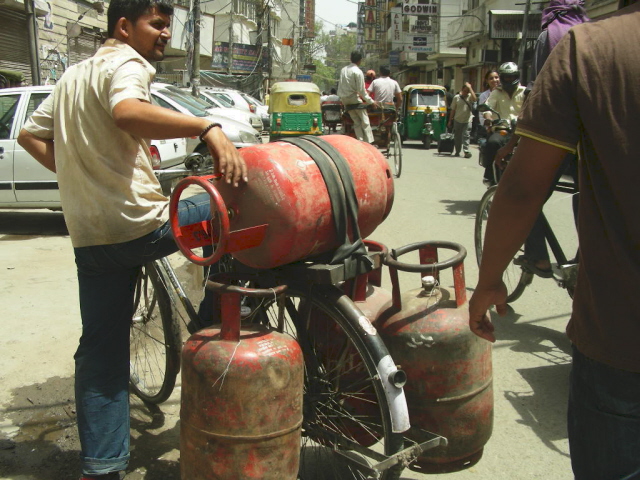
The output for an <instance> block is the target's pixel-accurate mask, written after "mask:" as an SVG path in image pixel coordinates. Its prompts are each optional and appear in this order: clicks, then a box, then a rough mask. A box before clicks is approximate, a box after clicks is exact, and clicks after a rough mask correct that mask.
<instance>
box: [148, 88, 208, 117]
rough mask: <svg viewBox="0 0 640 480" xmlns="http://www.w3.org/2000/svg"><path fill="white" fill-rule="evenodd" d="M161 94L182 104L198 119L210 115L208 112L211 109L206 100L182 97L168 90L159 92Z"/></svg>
mask: <svg viewBox="0 0 640 480" xmlns="http://www.w3.org/2000/svg"><path fill="white" fill-rule="evenodd" d="M159 93H161V94H163V95H165V96H167V97H169V98H170V99H171V100H173V101H174V102H176V103H178V104H180V105H181V106H182V107H184V108H186V109H187V110H189V112H191V113H193V114H194V115H195V116H196V117H206V116H207V115H208V113H207V111H206V110H207V108H210V107H209V105H208V104H207V103H206V102H205V101H204V100H198V99H196V98H195V97H189V96H187V95H181V94H179V93H176V92H173V91H171V90H167V89H166V88H165V89H162V90H159ZM200 102H202V103H200Z"/></svg>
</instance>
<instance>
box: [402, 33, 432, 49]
mask: <svg viewBox="0 0 640 480" xmlns="http://www.w3.org/2000/svg"><path fill="white" fill-rule="evenodd" d="M435 46H436V36H435V35H413V34H410V33H407V34H406V35H405V47H404V49H405V50H407V51H409V52H427V53H432V52H434V51H435Z"/></svg>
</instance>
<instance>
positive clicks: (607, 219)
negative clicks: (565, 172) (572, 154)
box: [517, 4, 640, 372]
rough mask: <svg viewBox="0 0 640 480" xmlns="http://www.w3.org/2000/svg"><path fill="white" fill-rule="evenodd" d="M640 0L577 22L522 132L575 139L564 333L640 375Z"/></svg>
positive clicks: (590, 352) (552, 60)
mask: <svg viewBox="0 0 640 480" xmlns="http://www.w3.org/2000/svg"><path fill="white" fill-rule="evenodd" d="M639 58H640V4H636V5H634V6H632V7H629V8H627V9H625V10H622V11H620V12H618V13H617V14H615V15H614V16H611V17H609V18H606V19H603V20H599V21H595V22H592V23H589V24H583V25H579V26H577V27H574V28H573V29H572V30H571V31H570V32H569V33H568V34H567V35H565V37H564V38H563V39H562V40H561V42H560V43H558V45H557V46H556V48H554V50H553V51H552V53H551V55H550V56H549V59H548V60H547V62H546V63H545V65H544V67H543V69H542V71H541V72H540V75H539V76H538V78H537V79H536V82H535V86H534V89H533V91H532V92H531V94H530V95H529V98H528V99H527V101H526V102H525V106H524V107H523V111H522V115H521V117H520V120H519V122H518V128H517V130H518V133H519V134H520V135H524V136H527V137H531V138H534V139H537V140H540V141H543V142H546V143H550V144H554V145H557V146H560V147H562V148H566V149H567V150H573V149H575V147H576V145H578V152H579V158H580V160H579V164H580V211H579V218H578V224H579V226H578V233H579V239H580V268H579V276H578V287H577V290H576V294H575V299H574V306H573V314H572V316H571V320H570V321H569V325H568V326H567V334H568V335H569V338H570V339H571V341H572V342H573V343H574V344H575V345H576V346H577V347H578V349H579V350H580V351H581V352H582V353H584V354H585V355H587V356H588V357H590V358H593V359H595V360H598V361H600V362H604V363H606V364H609V365H611V366H614V367H617V368H621V369H624V370H630V371H634V372H640V61H638V59H639Z"/></svg>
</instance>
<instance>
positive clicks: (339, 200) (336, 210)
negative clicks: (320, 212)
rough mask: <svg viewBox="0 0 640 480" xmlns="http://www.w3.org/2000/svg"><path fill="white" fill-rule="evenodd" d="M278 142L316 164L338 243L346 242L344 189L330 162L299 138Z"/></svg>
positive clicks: (318, 150) (347, 238)
mask: <svg viewBox="0 0 640 480" xmlns="http://www.w3.org/2000/svg"><path fill="white" fill-rule="evenodd" d="M280 141H283V142H288V143H291V144H293V145H295V146H296V147H298V148H299V149H300V150H302V151H303V152H305V153H306V154H307V155H309V156H310V157H311V159H312V160H313V161H314V162H315V163H316V165H317V166H318V169H319V170H320V173H321V174H322V178H323V180H324V183H325V186H326V187H327V192H328V193H329V200H330V202H331V212H332V214H333V221H334V224H335V227H336V233H337V237H338V239H340V241H345V240H346V241H348V240H349V237H348V233H347V225H348V223H347V222H348V219H347V203H346V200H345V196H344V189H343V187H342V182H341V180H340V177H339V176H338V173H337V172H336V171H335V170H334V169H333V168H332V166H331V161H330V160H329V159H328V158H327V157H326V156H325V155H324V154H323V153H322V151H321V150H320V149H319V148H317V147H315V146H314V145H312V144H310V143H309V142H305V141H304V140H301V139H300V138H299V137H296V138H287V139H284V138H283V139H280Z"/></svg>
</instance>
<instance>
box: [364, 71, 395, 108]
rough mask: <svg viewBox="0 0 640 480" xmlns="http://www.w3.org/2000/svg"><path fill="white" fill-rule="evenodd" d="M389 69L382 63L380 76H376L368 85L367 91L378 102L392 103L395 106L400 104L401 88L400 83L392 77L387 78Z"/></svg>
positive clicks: (389, 72)
mask: <svg viewBox="0 0 640 480" xmlns="http://www.w3.org/2000/svg"><path fill="white" fill-rule="evenodd" d="M390 74H391V71H390V70H389V67H387V66H386V65H383V66H381V67H380V78H376V79H375V80H374V81H373V82H371V85H369V90H368V92H369V93H371V94H372V95H371V96H372V97H373V98H375V99H376V102H379V103H383V104H384V103H393V104H394V105H395V107H396V108H400V105H402V90H401V89H400V85H398V82H396V81H395V80H394V79H393V78H389V75H390Z"/></svg>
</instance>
